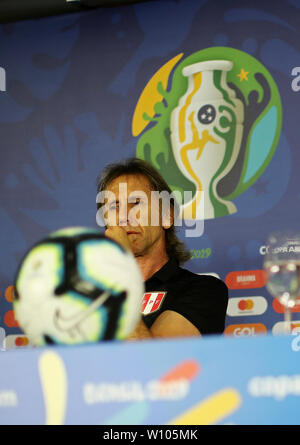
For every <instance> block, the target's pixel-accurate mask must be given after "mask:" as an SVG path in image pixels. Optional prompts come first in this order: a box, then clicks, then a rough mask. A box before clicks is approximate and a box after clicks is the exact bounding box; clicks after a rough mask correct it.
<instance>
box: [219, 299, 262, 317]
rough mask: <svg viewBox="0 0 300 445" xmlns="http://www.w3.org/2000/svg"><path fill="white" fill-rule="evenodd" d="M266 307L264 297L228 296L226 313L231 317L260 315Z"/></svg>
mask: <svg viewBox="0 0 300 445" xmlns="http://www.w3.org/2000/svg"><path fill="white" fill-rule="evenodd" d="M267 307H268V303H267V300H266V299H265V298H264V297H259V296H258V297H243V298H229V300H228V307H227V315H229V316H231V317H237V316H247V315H261V314H263V313H264V312H265V311H266V310H267Z"/></svg>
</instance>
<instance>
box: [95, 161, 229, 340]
mask: <svg viewBox="0 0 300 445" xmlns="http://www.w3.org/2000/svg"><path fill="white" fill-rule="evenodd" d="M162 191H167V192H168V193H169V194H170V195H171V190H170V188H169V187H168V185H167V184H166V182H165V181H164V179H163V178H162V177H161V176H160V175H159V173H158V172H157V171H156V170H155V169H154V168H153V167H152V166H151V165H150V164H148V163H147V162H145V161H142V160H140V159H136V158H132V159H129V160H127V161H125V162H123V163H118V164H112V165H110V166H108V167H107V168H106V169H105V170H104V171H103V173H102V176H101V177H100V179H99V183H98V193H100V192H106V193H107V195H106V198H105V201H104V202H100V203H98V208H101V209H102V210H103V214H104V218H105V221H106V232H105V234H106V236H109V237H111V238H113V239H115V240H116V241H118V242H119V243H120V244H122V245H123V246H124V247H126V248H128V249H130V250H131V251H132V252H133V254H134V256H135V258H136V260H137V263H138V265H139V267H140V270H141V272H142V275H143V277H144V281H145V290H146V292H145V294H144V298H143V302H142V308H141V311H142V313H143V317H142V319H141V321H140V323H139V324H138V326H137V327H136V329H135V331H134V332H133V333H132V334H131V335H130V337H129V339H147V338H155V337H159V338H162V337H186V336H199V335H203V334H217V333H222V332H223V330H224V324H225V316H226V309H227V302H228V292H227V287H226V286H225V284H224V283H223V282H222V281H221V280H219V279H217V278H214V277H212V276H207V275H197V274H194V273H192V272H190V271H188V270H186V269H182V268H181V267H179V265H180V264H182V263H184V262H185V261H186V260H187V259H189V253H188V252H187V251H186V250H185V246H184V244H183V243H182V242H181V241H180V240H179V239H178V238H177V236H176V234H175V227H174V212H175V207H174V205H175V204H174V202H170V204H171V208H170V211H169V212H165V211H164V210H163V209H162V206H161V205H160V203H159V202H158V200H157V195H155V194H153V192H162ZM98 196H99V195H98ZM153 196H154V198H153ZM155 200H156V201H155ZM156 214H157V215H156ZM153 216H154V220H155V221H156V222H157V221H158V223H155V224H153V221H152V219H153ZM156 216H158V218H155V217H156ZM150 218H151V219H150ZM137 310H140V309H138V308H137Z"/></svg>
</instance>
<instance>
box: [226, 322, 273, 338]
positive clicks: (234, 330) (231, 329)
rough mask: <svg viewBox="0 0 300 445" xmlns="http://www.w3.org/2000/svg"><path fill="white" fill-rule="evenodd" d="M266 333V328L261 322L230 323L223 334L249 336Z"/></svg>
mask: <svg viewBox="0 0 300 445" xmlns="http://www.w3.org/2000/svg"><path fill="white" fill-rule="evenodd" d="M266 333H267V328H266V326H265V325H264V324H262V323H249V324H231V325H229V326H227V328H226V329H225V331H224V334H225V335H227V336H234V337H249V336H256V335H263V334H266Z"/></svg>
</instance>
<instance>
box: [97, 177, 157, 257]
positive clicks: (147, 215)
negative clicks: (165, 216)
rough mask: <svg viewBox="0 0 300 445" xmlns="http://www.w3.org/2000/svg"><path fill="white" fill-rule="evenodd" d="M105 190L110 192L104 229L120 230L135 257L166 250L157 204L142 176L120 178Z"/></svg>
mask: <svg viewBox="0 0 300 445" xmlns="http://www.w3.org/2000/svg"><path fill="white" fill-rule="evenodd" d="M106 191H108V192H112V193H108V198H107V202H106V205H105V208H106V215H105V217H106V222H107V227H112V226H114V225H119V226H121V227H122V228H123V230H124V231H125V232H126V234H127V237H128V241H129V243H130V246H131V250H132V252H133V253H134V255H135V256H144V255H149V254H151V253H153V252H157V249H159V250H161V249H165V231H164V228H163V227H162V225H161V221H160V217H159V216H160V215H159V214H160V210H159V205H158V201H157V200H156V199H155V196H153V194H152V196H151V192H152V191H153V190H152V188H151V184H150V182H149V180H148V179H147V178H146V177H145V176H143V175H134V174H132V175H122V176H119V177H118V178H116V179H114V180H113V181H111V182H110V183H109V184H108V187H107V188H106ZM151 198H152V202H151ZM151 204H152V205H151ZM153 223H154V224H153Z"/></svg>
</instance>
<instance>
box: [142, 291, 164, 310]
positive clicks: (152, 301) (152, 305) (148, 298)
mask: <svg viewBox="0 0 300 445" xmlns="http://www.w3.org/2000/svg"><path fill="white" fill-rule="evenodd" d="M166 293H167V292H146V293H145V294H144V298H143V301H142V309H141V312H142V314H143V315H147V314H150V313H151V312H155V311H157V310H158V309H159V308H160V306H161V303H162V302H163V299H164V298H165V295H166Z"/></svg>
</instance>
